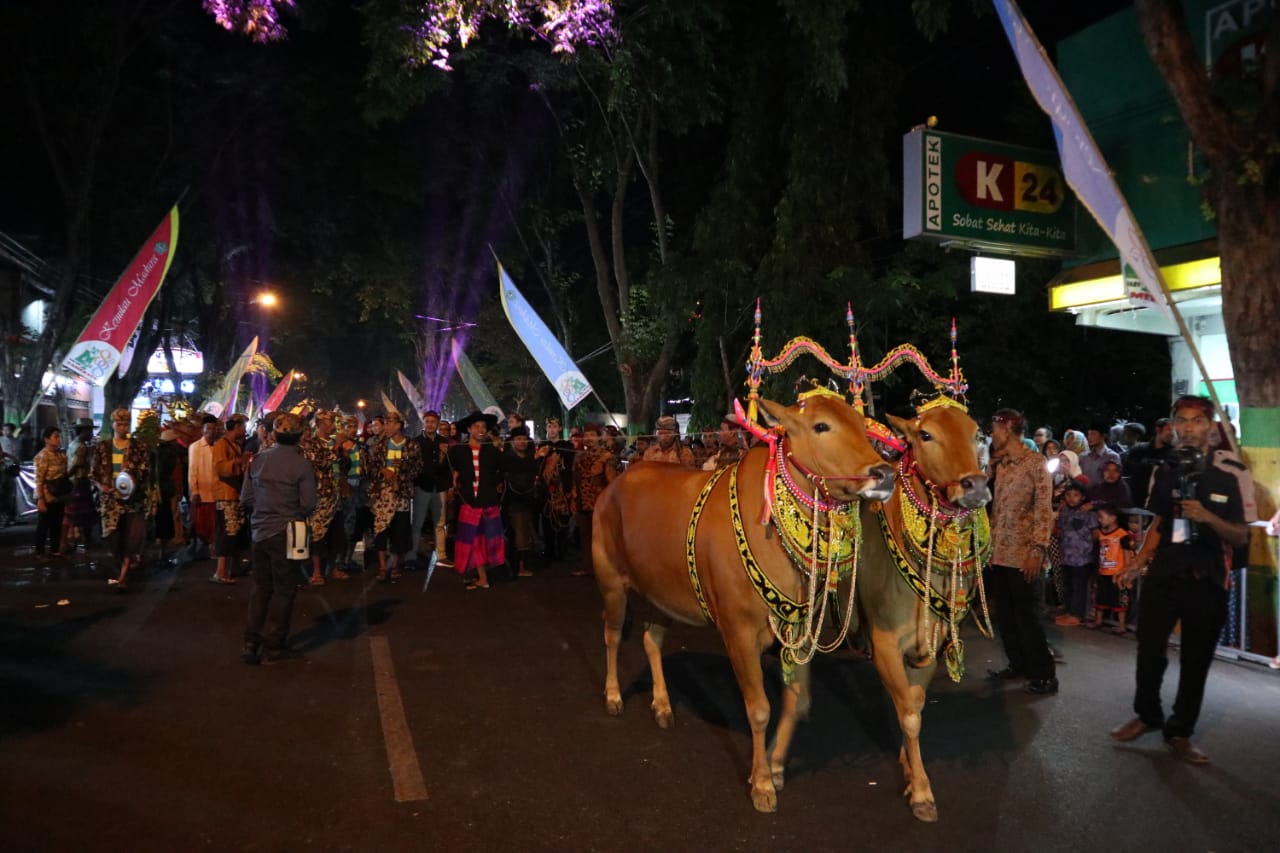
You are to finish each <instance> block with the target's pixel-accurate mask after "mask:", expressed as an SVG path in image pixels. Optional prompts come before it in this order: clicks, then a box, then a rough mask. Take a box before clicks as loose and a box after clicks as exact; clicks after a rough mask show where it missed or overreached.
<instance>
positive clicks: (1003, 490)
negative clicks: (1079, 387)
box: [987, 409, 1058, 694]
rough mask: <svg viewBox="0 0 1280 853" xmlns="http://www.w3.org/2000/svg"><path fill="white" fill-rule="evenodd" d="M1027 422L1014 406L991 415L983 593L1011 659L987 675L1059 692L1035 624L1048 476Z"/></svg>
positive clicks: (1049, 512)
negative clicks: (1030, 443)
mask: <svg viewBox="0 0 1280 853" xmlns="http://www.w3.org/2000/svg"><path fill="white" fill-rule="evenodd" d="M1026 424H1027V422H1026V419H1025V418H1023V416H1022V414H1021V413H1020V412H1017V411H1015V410H1013V409H1000V410H999V411H997V412H996V413H995V414H994V415H992V417H991V455H992V459H993V462H994V464H993V466H992V467H993V468H994V469H995V483H996V486H995V497H994V499H993V500H992V502H991V544H992V549H991V566H990V569H989V570H988V577H989V578H990V581H989V586H988V587H987V595H988V596H990V598H991V604H992V612H991V615H992V617H993V620H994V621H995V626H996V629H997V630H998V631H999V633H1000V640H1001V642H1002V643H1003V644H1004V653H1005V657H1006V658H1007V659H1008V661H1009V665H1008V666H1006V667H1005V668H1004V669H1001V670H996V671H992V672H991V677H992V678H993V679H996V680H1009V679H1019V678H1025V679H1027V685H1026V689H1027V692H1029V693H1036V694H1051V693H1057V692H1058V679H1057V673H1056V670H1055V667H1054V662H1053V653H1052V652H1051V651H1049V643H1048V641H1047V640H1046V639H1045V636H1044V628H1043V627H1042V626H1041V624H1040V614H1039V605H1038V601H1037V595H1036V589H1037V586H1036V581H1037V580H1038V579H1039V577H1040V575H1041V574H1042V573H1043V570H1044V558H1045V551H1046V549H1047V548H1048V547H1049V535H1050V534H1051V533H1052V532H1053V478H1052V477H1051V476H1050V474H1049V469H1048V467H1047V466H1046V465H1045V462H1044V457H1043V456H1041V455H1040V454H1039V453H1037V452H1036V451H1034V450H1032V449H1031V448H1029V447H1027V446H1026V445H1025V444H1024V443H1023V441H1022V437H1023V435H1024V434H1025V433H1026V428H1027V426H1026Z"/></svg>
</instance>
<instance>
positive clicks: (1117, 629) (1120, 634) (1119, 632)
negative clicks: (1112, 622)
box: [1111, 625, 1129, 637]
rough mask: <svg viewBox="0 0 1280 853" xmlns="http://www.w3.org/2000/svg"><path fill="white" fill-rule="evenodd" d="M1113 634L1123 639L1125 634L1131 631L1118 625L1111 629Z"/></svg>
mask: <svg viewBox="0 0 1280 853" xmlns="http://www.w3.org/2000/svg"><path fill="white" fill-rule="evenodd" d="M1111 633H1113V634H1115V635H1116V636H1117V637H1123V636H1124V635H1125V634H1127V633H1129V631H1128V629H1127V628H1121V627H1120V626H1119V625H1117V626H1115V627H1114V628H1112V629H1111Z"/></svg>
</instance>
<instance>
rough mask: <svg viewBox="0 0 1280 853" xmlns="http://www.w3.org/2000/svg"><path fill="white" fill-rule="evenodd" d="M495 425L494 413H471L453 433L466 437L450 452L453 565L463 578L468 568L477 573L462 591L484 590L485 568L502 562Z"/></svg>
mask: <svg viewBox="0 0 1280 853" xmlns="http://www.w3.org/2000/svg"><path fill="white" fill-rule="evenodd" d="M497 427H498V418H497V416H496V415H492V414H485V413H484V412H472V413H471V414H469V415H467V416H466V417H465V418H463V419H462V420H460V421H458V429H459V430H464V431H465V432H466V434H467V441H466V443H465V444H457V445H454V446H453V447H450V448H449V465H450V466H451V467H452V468H453V486H454V493H455V494H456V495H457V497H458V500H459V502H460V503H459V506H458V537H457V542H456V543H455V544H454V549H453V562H454V566H455V567H456V568H457V570H458V571H459V572H461V573H463V574H464V575H465V574H466V573H467V571H468V570H470V569H474V570H475V572H476V578H475V580H474V581H472V582H470V583H468V584H467V589H488V588H489V571H488V570H489V569H491V568H496V567H498V566H502V565H504V564H505V563H506V561H507V549H506V538H505V536H504V533H503V530H502V506H501V505H502V489H503V471H502V452H501V451H499V450H498V448H496V447H494V446H493V442H492V441H490V440H489V433H490V431H492V430H496V429H497Z"/></svg>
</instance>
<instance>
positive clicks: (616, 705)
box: [604, 696, 622, 717]
mask: <svg viewBox="0 0 1280 853" xmlns="http://www.w3.org/2000/svg"><path fill="white" fill-rule="evenodd" d="M604 709H605V711H607V712H608V713H609V716H610V717H621V716H622V697H621V696H619V697H617V698H611V697H608V696H606V697H605V700H604Z"/></svg>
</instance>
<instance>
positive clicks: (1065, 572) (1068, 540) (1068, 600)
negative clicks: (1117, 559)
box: [1054, 480, 1098, 626]
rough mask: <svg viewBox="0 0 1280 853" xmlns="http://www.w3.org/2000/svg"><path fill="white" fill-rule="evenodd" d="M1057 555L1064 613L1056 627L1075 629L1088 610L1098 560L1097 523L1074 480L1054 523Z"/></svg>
mask: <svg viewBox="0 0 1280 853" xmlns="http://www.w3.org/2000/svg"><path fill="white" fill-rule="evenodd" d="M1054 526H1055V532H1056V534H1057V536H1058V542H1059V553H1060V554H1061V560H1062V564H1061V565H1062V586H1063V604H1064V605H1066V608H1067V612H1066V613H1063V614H1062V615H1061V616H1059V617H1058V618H1057V619H1055V620H1054V622H1055V623H1057V624H1058V625H1062V626H1075V625H1079V624H1080V623H1081V622H1083V621H1084V617H1085V611H1086V609H1087V608H1088V606H1089V576H1090V575H1092V574H1093V568H1094V562H1095V559H1096V557H1097V545H1096V542H1095V539H1094V536H1095V534H1096V532H1097V530H1098V519H1097V516H1096V515H1094V513H1092V512H1090V511H1089V510H1088V509H1087V508H1085V506H1084V486H1082V485H1081V484H1080V483H1077V482H1075V481H1074V480H1073V481H1071V482H1069V483H1067V485H1066V487H1065V488H1064V489H1063V492H1062V506H1060V507H1059V508H1058V515H1057V518H1056V519H1055V525H1054Z"/></svg>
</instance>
